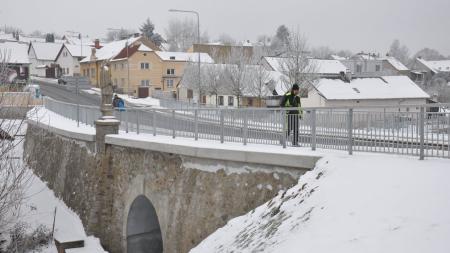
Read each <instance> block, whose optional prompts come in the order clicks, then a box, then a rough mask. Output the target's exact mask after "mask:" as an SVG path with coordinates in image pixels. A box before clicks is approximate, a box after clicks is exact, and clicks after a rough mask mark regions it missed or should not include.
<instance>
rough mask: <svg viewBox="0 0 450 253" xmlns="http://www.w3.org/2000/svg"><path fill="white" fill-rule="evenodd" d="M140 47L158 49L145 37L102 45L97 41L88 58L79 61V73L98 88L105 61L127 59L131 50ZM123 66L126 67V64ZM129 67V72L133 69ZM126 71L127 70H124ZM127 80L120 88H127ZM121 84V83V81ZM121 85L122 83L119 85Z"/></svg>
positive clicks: (135, 67)
mask: <svg viewBox="0 0 450 253" xmlns="http://www.w3.org/2000/svg"><path fill="white" fill-rule="evenodd" d="M140 45H145V46H146V47H148V48H150V49H151V50H159V48H158V47H157V46H156V45H155V44H154V43H153V42H152V41H150V40H148V39H146V38H145V37H142V36H138V37H133V38H129V39H125V40H118V41H113V42H110V43H107V44H104V45H100V42H99V41H98V40H96V41H95V45H94V48H92V49H91V52H90V54H89V56H88V57H86V58H84V59H83V60H81V62H80V65H81V73H82V75H83V76H85V77H88V78H89V80H90V83H91V84H92V85H94V86H96V87H99V84H100V68H101V66H102V64H103V63H105V62H107V61H111V60H113V59H116V60H117V59H118V58H117V57H116V56H118V55H119V54H120V55H121V56H120V58H124V59H126V58H127V51H128V56H130V55H131V54H130V51H131V50H135V51H136V50H137V48H139V46H140ZM121 64H124V65H125V66H124V67H126V63H121ZM133 68H134V69H137V66H133ZM133 68H132V66H130V70H131V69H133ZM126 69H127V68H126ZM127 80H128V79H126V80H125V81H123V82H124V84H123V85H122V86H124V87H128V85H127V84H126V83H125V82H126V81H127ZM121 82H122V81H121ZM121 84H122V83H121Z"/></svg>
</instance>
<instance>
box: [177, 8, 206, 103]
mask: <svg viewBox="0 0 450 253" xmlns="http://www.w3.org/2000/svg"><path fill="white" fill-rule="evenodd" d="M169 12H181V13H192V14H195V15H196V16H197V44H198V45H200V14H199V13H198V12H196V11H191V10H177V9H170V10H169ZM201 80H202V76H201V61H200V50H198V104H199V105H200V103H201V83H202V82H201Z"/></svg>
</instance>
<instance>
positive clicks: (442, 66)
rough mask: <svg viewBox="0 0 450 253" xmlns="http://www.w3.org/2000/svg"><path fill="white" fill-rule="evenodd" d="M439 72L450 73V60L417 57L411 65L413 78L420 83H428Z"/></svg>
mask: <svg viewBox="0 0 450 253" xmlns="http://www.w3.org/2000/svg"><path fill="white" fill-rule="evenodd" d="M438 73H450V60H439V61H427V60H424V59H422V58H416V59H415V60H414V62H413V63H412V65H411V78H412V79H413V80H414V81H415V82H417V83H420V84H426V83H427V81H429V80H431V78H432V77H433V76H434V75H436V74H438Z"/></svg>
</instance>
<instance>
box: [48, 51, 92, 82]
mask: <svg viewBox="0 0 450 253" xmlns="http://www.w3.org/2000/svg"><path fill="white" fill-rule="evenodd" d="M91 50H92V47H90V46H88V45H86V46H85V45H83V46H81V44H80V45H71V44H64V45H63V46H62V48H61V50H60V51H59V53H58V55H57V56H56V60H55V63H56V65H57V77H60V76H77V75H80V73H81V67H80V61H81V60H82V59H84V58H85V57H87V56H89V55H91Z"/></svg>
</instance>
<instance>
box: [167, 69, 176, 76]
mask: <svg viewBox="0 0 450 253" xmlns="http://www.w3.org/2000/svg"><path fill="white" fill-rule="evenodd" d="M167 74H168V75H175V69H167Z"/></svg>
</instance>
